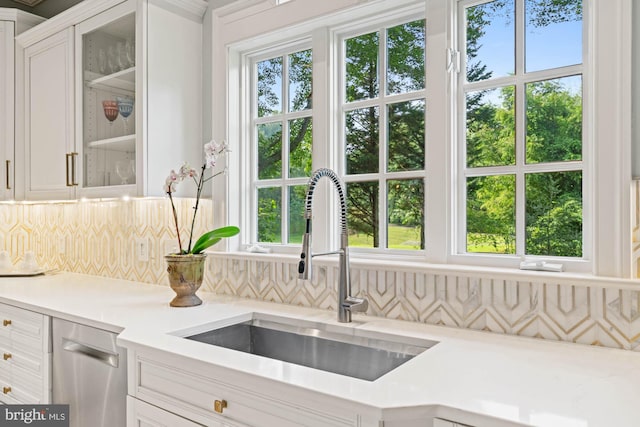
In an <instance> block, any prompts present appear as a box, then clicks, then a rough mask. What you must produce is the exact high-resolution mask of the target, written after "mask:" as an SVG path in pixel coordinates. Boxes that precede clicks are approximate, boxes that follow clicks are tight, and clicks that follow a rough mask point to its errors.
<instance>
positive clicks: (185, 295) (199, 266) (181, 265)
mask: <svg viewBox="0 0 640 427" xmlns="http://www.w3.org/2000/svg"><path fill="white" fill-rule="evenodd" d="M206 258H207V255H206V254H196V255H176V254H170V255H165V257H164V259H165V260H166V261H167V273H169V285H170V286H171V289H173V291H174V292H175V293H176V297H175V298H174V299H173V300H172V301H171V302H170V303H169V305H170V306H171V307H193V306H196V305H200V304H202V300H201V299H200V298H198V296H197V295H196V291H197V290H198V289H200V285H202V279H203V277H204V262H205V260H206Z"/></svg>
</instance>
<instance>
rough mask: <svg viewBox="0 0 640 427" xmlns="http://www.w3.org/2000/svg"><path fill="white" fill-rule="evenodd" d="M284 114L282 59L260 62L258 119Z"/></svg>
mask: <svg viewBox="0 0 640 427" xmlns="http://www.w3.org/2000/svg"><path fill="white" fill-rule="evenodd" d="M281 112H282V58H281V57H279V58H273V59H267V60H266V61H261V62H258V117H263V116H270V115H272V114H278V113H281Z"/></svg>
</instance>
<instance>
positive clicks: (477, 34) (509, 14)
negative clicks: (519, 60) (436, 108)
mask: <svg viewBox="0 0 640 427" xmlns="http://www.w3.org/2000/svg"><path fill="white" fill-rule="evenodd" d="M466 18H467V52H466V53H467V81H469V82H477V81H480V80H486V79H490V78H492V77H493V78H495V77H503V76H507V75H511V74H513V73H514V70H515V65H514V64H515V56H514V55H515V24H514V23H515V7H514V2H513V0H495V1H491V2H488V3H484V4H480V5H477V6H472V7H468V8H467V10H466Z"/></svg>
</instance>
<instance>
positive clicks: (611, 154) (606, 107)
mask: <svg viewBox="0 0 640 427" xmlns="http://www.w3.org/2000/svg"><path fill="white" fill-rule="evenodd" d="M338 3H340V4H342V3H344V4H343V5H342V6H340V5H338ZM388 3H389V2H388V1H386V0H371V1H369V2H366V3H358V4H353V3H352V2H349V1H347V0H335V1H334V2H332V3H323V2H319V3H313V4H307V5H306V6H303V5H302V4H301V3H299V2H289V3H287V4H286V5H284V6H278V7H287V8H289V9H290V10H294V11H297V12H296V13H297V15H294V16H290V15H288V14H285V15H284V16H285V18H284V21H286V24H280V22H282V21H283V20H282V19H278V20H271V21H269V20H267V19H265V17H264V16H262V15H261V11H262V10H263V9H264V10H266V11H267V12H265V13H268V12H271V10H270V9H269V7H266V6H264V7H263V6H260V7H261V8H262V9H260V10H257V8H254V9H251V10H246V11H245V10H242V8H234V9H233V10H230V11H228V12H227V11H226V9H222V12H221V11H219V10H213V13H212V16H211V24H210V25H211V37H212V52H213V55H212V58H211V63H210V64H211V69H212V76H213V80H212V82H213V83H212V85H211V93H212V108H211V124H212V129H211V135H212V137H213V138H215V139H218V140H223V139H224V140H227V141H229V143H230V145H231V149H232V150H233V152H232V153H231V155H230V156H229V157H228V160H227V163H228V166H229V174H228V175H227V176H226V177H223V178H222V177H221V178H217V182H216V183H214V192H213V198H214V226H223V225H226V224H239V225H240V226H241V228H242V229H243V230H245V229H246V226H247V224H249V223H250V218H249V216H250V214H251V210H250V209H248V207H247V201H246V200H243V199H242V198H241V197H238V195H239V194H247V192H248V191H249V187H247V183H248V182H249V177H248V176H247V175H246V168H245V169H243V168H242V165H246V164H248V163H247V162H249V161H250V159H249V158H248V153H247V151H248V150H246V147H243V146H242V142H243V141H245V140H246V139H245V138H246V135H247V132H248V129H247V127H248V123H247V119H248V116H247V115H246V112H245V110H244V107H243V106H242V105H241V104H240V102H239V99H240V98H242V97H243V96H246V94H245V93H244V91H245V90H246V88H247V87H248V85H249V83H250V81H249V80H248V79H247V75H246V74H245V73H244V72H243V70H242V55H243V53H245V52H247V51H250V50H255V49H256V48H257V47H266V46H269V45H277V44H279V43H282V42H283V41H284V40H293V39H296V38H298V39H300V38H303V37H308V36H309V35H312V36H313V42H312V44H313V49H314V50H313V56H314V72H313V80H314V105H313V109H314V115H315V113H317V112H319V111H322V112H323V114H322V115H319V116H318V117H320V118H321V119H318V118H317V117H314V119H313V121H314V129H313V133H314V135H313V137H314V141H319V140H321V139H324V138H330V137H333V138H339V137H340V135H337V134H336V132H337V126H336V122H337V120H338V119H339V112H338V111H337V110H336V109H335V107H331V105H332V102H333V99H332V98H333V97H335V96H337V95H336V94H335V93H334V92H332V91H330V90H329V88H332V87H336V86H335V82H336V79H338V77H339V76H338V75H337V72H336V71H335V70H334V69H332V68H330V67H329V66H328V65H327V64H329V63H330V62H331V61H332V58H334V56H335V54H336V53H335V50H336V46H335V45H334V44H333V43H331V42H330V41H331V39H332V33H331V30H333V29H335V28H337V27H338V26H340V25H345V26H346V25H348V24H349V23H353V22H359V21H360V20H361V19H365V18H367V17H368V16H372V15H376V14H384V13H387V12H388V11H389V7H390V5H389V4H388ZM456 3H457V2H454V1H449V0H429V1H426V0H425V1H424V2H415V1H411V0H398V1H397V2H395V1H394V5H393V6H394V10H397V9H398V8H400V7H405V6H411V5H416V4H425V7H426V10H427V13H426V14H427V17H430V18H431V20H430V19H429V18H427V36H426V37H427V64H426V73H427V76H428V78H427V80H426V91H427V111H428V114H427V115H426V143H425V151H426V153H427V161H426V164H425V169H426V172H425V175H426V187H425V200H426V204H427V210H426V218H425V231H426V235H427V246H426V251H425V256H424V257H422V258H421V259H420V260H421V261H422V262H426V263H434V264H457V265H461V266H467V267H462V268H465V269H469V268H473V266H480V267H482V266H484V267H507V268H517V266H518V263H519V261H520V260H519V259H515V258H516V257H514V259H513V260H511V261H512V262H505V259H504V257H503V256H498V257H491V256H489V257H481V256H475V254H473V255H458V254H456V253H455V249H456V248H455V245H454V243H455V241H456V240H455V239H456V233H457V230H456V228H457V227H456V221H455V218H456V195H455V194H453V190H454V189H456V188H457V180H458V174H457V172H456V161H455V159H456V150H457V147H456V146H455V144H453V143H452V142H451V141H455V138H456V135H457V129H456V127H455V123H456V122H455V117H456V116H455V114H456V111H455V103H454V102H452V101H451V99H455V97H456V93H455V91H456V85H455V84H454V80H455V76H454V75H453V73H447V72H446V69H447V65H448V59H449V55H448V54H447V52H445V50H446V49H455V48H456V46H457V43H456V37H457V35H456V32H455V28H456V26H455V23H456V21H455V19H456V11H457V4H456ZM265 4H266V2H265ZM341 8H342V9H343V10H340V9H341ZM289 9H288V10H289ZM631 11H632V0H607V1H606V2H601V1H597V0H585V14H584V17H583V19H584V22H585V29H587V35H586V36H585V38H584V39H583V42H584V44H585V49H587V51H586V52H585V54H584V55H583V68H584V69H583V79H584V80H583V97H584V98H583V102H584V104H583V105H584V110H583V117H584V123H585V125H584V126H585V132H584V134H583V143H584V144H587V146H588V147H589V148H588V150H591V153H587V152H586V151H588V150H585V157H584V158H583V162H585V165H584V170H585V176H583V179H584V180H586V178H585V177H586V176H588V177H589V178H588V179H589V180H591V182H589V183H586V182H585V183H586V184H587V185H589V186H590V187H589V188H590V189H589V190H586V191H585V192H584V193H583V197H584V198H587V197H591V206H588V205H587V204H585V205H584V206H583V209H584V210H585V211H586V210H587V209H589V210H591V212H592V214H591V215H592V222H591V226H590V227H589V228H590V230H586V229H585V233H591V236H592V240H591V243H590V246H591V259H590V260H588V261H585V262H583V265H582V266H581V268H578V269H575V270H574V269H573V266H571V265H569V266H568V268H567V271H580V272H586V273H591V274H595V275H598V276H612V277H630V275H631V238H630V235H631V215H630V212H631V205H630V196H629V189H630V184H631V164H630V160H629V159H630V158H631V91H630V90H629V88H630V87H631V81H632V73H631V58H632V56H631V33H632V31H631V30H632V24H633V22H632V14H631ZM434 14H436V15H437V16H439V17H443V18H442V19H433V18H434V16H435V15H434ZM265 16H266V15H265ZM269 16H274V15H273V14H271V15H269ZM278 16H283V15H278ZM243 19H244V20H243ZM240 21H241V22H242V24H243V25H242V26H240V25H236V24H237V22H240ZM435 46H437V48H435ZM587 46H588V47H587ZM221 59H222V60H221ZM225 59H226V60H225ZM316 63H319V64H322V66H319V67H316V66H315V64H316ZM338 87H339V86H338ZM317 88H319V89H318V90H316V89H317ZM443 100H444V103H441V104H436V102H439V101H443ZM434 105H437V106H438V108H430V106H434ZM443 123H444V124H445V125H444V126H443ZM314 150H315V149H314ZM336 151H337V150H336V148H335V147H326V149H325V150H323V152H322V153H316V152H315V151H314V158H313V161H314V167H329V166H332V167H335V165H336V163H335V162H336V156H337V154H338V153H336ZM221 181H224V182H221ZM319 190H321V189H319ZM316 194H319V193H316ZM326 200H328V201H330V203H327V204H326V205H325V207H324V209H323V208H322V207H321V206H319V204H318V203H317V201H316V206H314V216H315V218H316V219H317V220H316V221H314V239H315V243H318V240H320V239H324V240H325V242H323V245H322V246H323V247H329V248H330V247H331V246H332V245H331V243H332V242H331V239H332V235H333V232H334V230H336V227H333V226H332V225H331V222H332V221H333V220H332V219H331V216H330V213H331V212H336V210H335V209H332V208H331V207H330V205H331V204H333V201H332V199H331V198H327V199H326ZM225 243H226V244H227V246H226V247H227V249H229V250H244V249H246V247H247V246H249V245H250V244H251V243H252V242H250V241H248V240H247V238H246V234H245V233H241V236H240V237H238V238H236V239H228V240H227V241H226V242H225ZM587 244H588V242H587ZM315 246H316V245H314V249H315ZM222 248H223V246H222V245H218V249H222ZM286 251H287V248H285V252H286ZM288 251H289V252H290V253H292V254H297V253H299V248H297V247H291V248H288ZM588 252H589V248H588V247H586V246H585V253H588ZM362 256H364V255H362ZM366 256H367V257H373V254H366ZM390 257H391V255H386V258H387V259H391V258H390ZM353 258H354V259H357V258H358V257H353ZM394 259H397V260H398V261H399V262H401V261H403V260H405V259H406V258H405V257H404V256H402V255H400V256H398V257H395V258H394Z"/></svg>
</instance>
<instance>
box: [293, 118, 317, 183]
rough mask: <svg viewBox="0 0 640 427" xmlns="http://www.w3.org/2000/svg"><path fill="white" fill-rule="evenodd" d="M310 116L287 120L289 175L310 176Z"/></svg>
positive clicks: (295, 176) (296, 176)
mask: <svg viewBox="0 0 640 427" xmlns="http://www.w3.org/2000/svg"><path fill="white" fill-rule="evenodd" d="M311 147H312V122H311V117H304V118H302V119H295V120H289V177H291V178H299V177H302V176H311Z"/></svg>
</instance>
